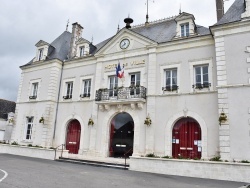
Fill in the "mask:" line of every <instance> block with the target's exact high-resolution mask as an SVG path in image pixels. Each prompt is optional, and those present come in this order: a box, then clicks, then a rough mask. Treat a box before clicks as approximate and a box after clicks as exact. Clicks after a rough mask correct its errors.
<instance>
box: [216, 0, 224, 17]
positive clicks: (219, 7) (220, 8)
mask: <svg viewBox="0 0 250 188" xmlns="http://www.w3.org/2000/svg"><path fill="white" fill-rule="evenodd" d="M216 13H217V21H219V20H220V19H221V18H222V16H223V15H224V0H216Z"/></svg>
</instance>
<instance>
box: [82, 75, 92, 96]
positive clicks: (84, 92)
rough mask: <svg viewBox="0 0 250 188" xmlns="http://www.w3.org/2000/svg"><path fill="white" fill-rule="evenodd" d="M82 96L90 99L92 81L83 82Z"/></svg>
mask: <svg viewBox="0 0 250 188" xmlns="http://www.w3.org/2000/svg"><path fill="white" fill-rule="evenodd" d="M82 88H83V89H82V94H81V96H80V97H90V90H91V80H90V79H88V80H83V87H82Z"/></svg>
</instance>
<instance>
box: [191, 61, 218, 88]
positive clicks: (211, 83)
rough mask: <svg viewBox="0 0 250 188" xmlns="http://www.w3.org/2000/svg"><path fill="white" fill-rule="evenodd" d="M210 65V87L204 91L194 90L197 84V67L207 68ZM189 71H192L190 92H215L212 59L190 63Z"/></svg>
mask: <svg viewBox="0 0 250 188" xmlns="http://www.w3.org/2000/svg"><path fill="white" fill-rule="evenodd" d="M205 65H208V83H209V84H210V86H209V87H208V88H203V89H195V88H193V85H195V84H196V73H195V67H197V66H205ZM189 71H190V80H191V83H190V91H191V92H193V91H196V92H204V91H205V92H206V91H211V90H213V60H212V58H209V59H203V60H194V61H189Z"/></svg>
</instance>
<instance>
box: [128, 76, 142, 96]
mask: <svg viewBox="0 0 250 188" xmlns="http://www.w3.org/2000/svg"><path fill="white" fill-rule="evenodd" d="M140 84H141V74H140V72H136V73H133V74H130V95H132V96H136V95H138V94H140V86H141V85H140Z"/></svg>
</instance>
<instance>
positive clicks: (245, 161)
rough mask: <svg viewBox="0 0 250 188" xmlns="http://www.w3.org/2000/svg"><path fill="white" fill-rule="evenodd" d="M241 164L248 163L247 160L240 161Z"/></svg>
mask: <svg viewBox="0 0 250 188" xmlns="http://www.w3.org/2000/svg"><path fill="white" fill-rule="evenodd" d="M240 162H241V163H250V162H249V161H248V160H242V161H240Z"/></svg>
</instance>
